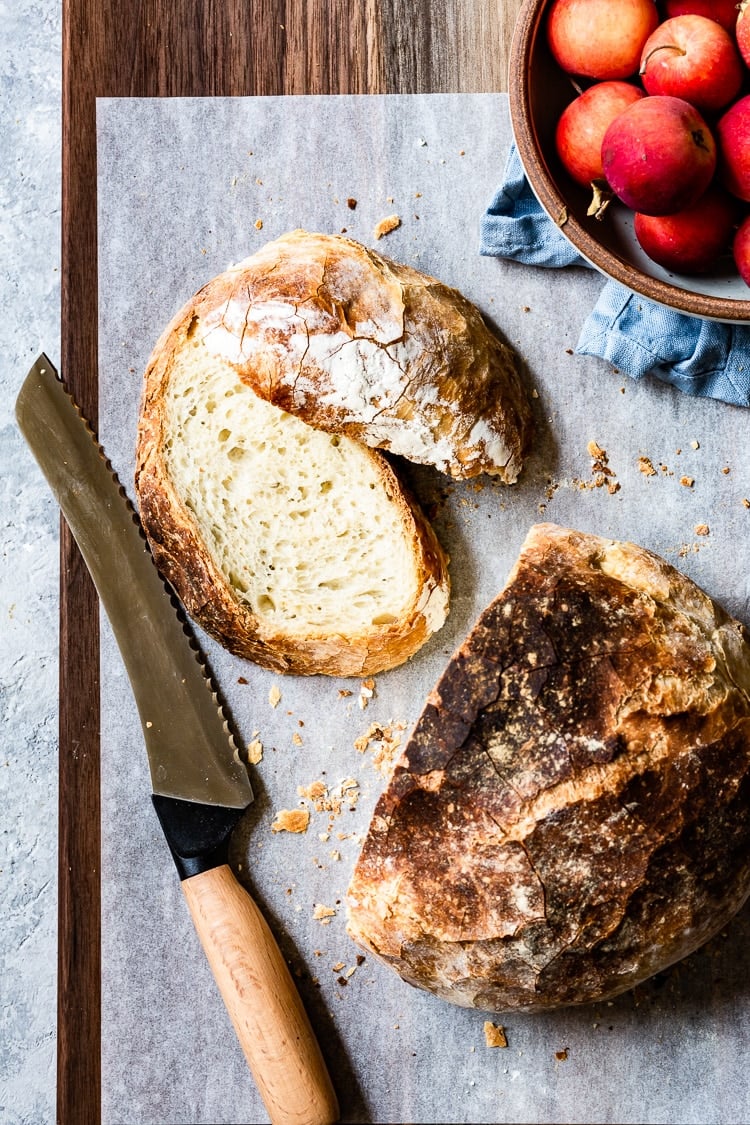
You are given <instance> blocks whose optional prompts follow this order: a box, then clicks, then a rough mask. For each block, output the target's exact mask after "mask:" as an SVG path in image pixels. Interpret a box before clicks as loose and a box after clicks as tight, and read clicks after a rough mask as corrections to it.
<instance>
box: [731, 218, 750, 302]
mask: <svg viewBox="0 0 750 1125" xmlns="http://www.w3.org/2000/svg"><path fill="white" fill-rule="evenodd" d="M733 250H734V261H735V264H736V266H737V269H738V270H739V273H740V277H741V278H742V280H743V281H744V282H745V284H746V285H750V215H748V217H747V218H746V219H745V220H744V221H743V222H741V223H740V225H739V229H738V230H737V233H736V235H735V236H734V246H733Z"/></svg>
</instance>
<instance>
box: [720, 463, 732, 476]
mask: <svg viewBox="0 0 750 1125" xmlns="http://www.w3.org/2000/svg"><path fill="white" fill-rule="evenodd" d="M721 471H722V473H723V474H724V476H725V477H726V476H729V474H730V473H731V471H732V470H731V469H730V468H729V465H725V466H724V468H723V469H722V470H721Z"/></svg>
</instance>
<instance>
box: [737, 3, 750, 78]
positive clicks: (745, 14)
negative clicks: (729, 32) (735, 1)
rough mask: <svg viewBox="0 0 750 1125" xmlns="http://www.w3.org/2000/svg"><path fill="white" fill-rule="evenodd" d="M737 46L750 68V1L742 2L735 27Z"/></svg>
mask: <svg viewBox="0 0 750 1125" xmlns="http://www.w3.org/2000/svg"><path fill="white" fill-rule="evenodd" d="M735 35H736V38H737V46H738V47H739V49H740V54H741V55H742V57H743V59H744V60H745V62H746V63H747V65H748V66H750V0H742V3H741V4H740V10H739V15H738V16H737V24H736V27H735Z"/></svg>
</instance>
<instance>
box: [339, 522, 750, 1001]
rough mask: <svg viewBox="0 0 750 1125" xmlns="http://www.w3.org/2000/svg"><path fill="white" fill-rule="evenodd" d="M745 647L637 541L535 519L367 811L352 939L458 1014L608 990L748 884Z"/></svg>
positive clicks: (748, 653)
mask: <svg viewBox="0 0 750 1125" xmlns="http://www.w3.org/2000/svg"><path fill="white" fill-rule="evenodd" d="M749 801H750V646H749V645H748V640H747V637H746V635H745V633H744V630H743V628H742V626H741V625H740V624H739V623H738V622H736V621H733V620H732V619H730V618H729V617H728V616H727V615H726V614H725V613H724V612H723V611H722V610H721V609H720V608H719V607H718V606H716V605H715V604H714V603H713V602H712V601H711V599H710V598H709V597H708V596H707V595H706V594H704V593H703V592H702V591H700V590H699V589H698V588H697V587H696V586H695V585H694V584H693V583H692V582H690V581H689V580H688V579H687V578H686V577H684V576H683V575H681V574H679V573H678V572H677V571H676V570H674V569H673V568H672V567H671V566H669V565H668V564H667V563H665V562H664V561H663V560H661V559H659V558H657V557H656V556H654V555H653V554H650V553H649V552H647V551H644V550H643V549H641V548H639V547H636V546H634V545H632V544H622V543H616V542H613V541H608V540H604V539H600V538H598V537H596V536H592V535H585V534H581V533H578V532H573V531H568V530H565V529H563V528H558V527H555V526H553V525H539V526H537V527H535V528H533V529H532V530H531V532H530V534H529V536H528V538H527V540H526V543H525V544H524V548H523V551H522V553H521V556H520V558H519V561H518V563H517V564H516V567H515V568H514V571H513V573H512V574H511V576H510V578H509V581H508V584H507V586H506V588H505V590H504V591H503V592H502V593H501V594H500V596H499V597H498V598H497V599H496V600H495V601H494V602H493V603H492V604H491V605H490V606H489V607H488V609H487V610H486V611H485V612H484V613H483V614H482V616H481V617H480V619H479V621H478V623H477V625H476V626H475V628H474V630H473V631H472V633H471V634H470V636H469V637H468V639H467V640H466V642H465V643H464V645H463V646H462V647H461V648H460V649H459V650H458V652H457V653H456V655H455V657H454V659H453V661H452V662H451V664H450V666H449V668H448V669H447V671H446V672H445V674H444V675H443V677H442V679H441V680H440V682H439V683H438V685H437V687H436V688H435V690H434V691H433V693H432V694H431V696H430V698H429V700H428V703H427V705H426V707H425V710H424V712H423V714H422V716H421V718H420V719H419V721H418V723H417V725H416V728H415V730H414V733H413V735H412V737H411V739H410V741H409V743H408V745H407V747H406V749H405V751H404V754H403V756H402V758H401V760H400V761H399V762H398V763H397V766H396V769H395V771H394V774H393V777H392V780H391V782H390V785H389V787H388V789H387V791H386V792H385V793H384V794H383V796H382V797H381V799H380V801H379V802H378V805H377V807H376V810H375V813H374V816H373V820H372V824H371V826H370V830H369V834H368V836H367V839H366V841H365V844H364V847H363V850H362V854H361V856H360V859H359V862H358V864H357V868H356V870H355V873H354V876H353V879H352V883H351V886H350V890H349V910H350V922H349V932H350V934H351V936H352V937H353V938H354V939H355V940H356V941H358V942H360V943H361V944H363V945H365V946H366V947H367V948H368V949H370V950H371V951H372V952H373V953H376V954H377V955H378V956H380V957H381V958H382V959H383V960H385V961H386V962H387V963H388V964H390V965H391V966H392V967H393V968H395V969H396V970H397V971H398V972H399V973H400V974H401V975H402V976H403V977H404V979H405V980H407V981H409V982H410V983H412V984H414V985H417V986H419V987H422V988H426V989H428V990H430V991H433V992H435V993H437V994H438V995H440V996H442V997H444V998H445V999H448V1000H451V1001H453V1002H455V1003H458V1004H461V1005H464V1006H469V1007H470V1006H474V1007H478V1008H485V1009H489V1010H496V1011H498V1010H504V1009H513V1008H519V1009H527V1010H533V1009H538V1008H551V1007H556V1006H560V1005H565V1004H574V1003H582V1002H586V1001H593V1000H598V999H602V998H606V997H611V996H614V995H617V994H618V993H619V992H622V991H623V990H625V989H627V988H630V987H632V986H633V985H635V984H637V983H638V982H640V981H642V980H644V979H646V978H647V977H648V976H650V975H652V974H653V973H655V972H657V971H659V970H661V969H663V968H665V967H667V966H668V965H670V964H672V963H673V962H674V961H676V960H678V959H679V958H681V957H683V956H685V955H686V954H688V953H690V952H691V951H692V950H694V949H696V948H697V947H698V946H699V945H700V944H702V943H703V942H704V941H705V940H707V939H708V938H709V937H710V936H712V934H714V933H715V932H717V930H719V929H720V928H721V927H722V926H723V925H724V924H725V923H726V921H727V919H728V918H729V917H731V915H732V914H733V913H735V911H736V910H737V909H739V907H740V906H741V905H742V903H743V901H744V900H745V898H746V897H747V895H748V892H749V891H750V817H749V816H748V807H749Z"/></svg>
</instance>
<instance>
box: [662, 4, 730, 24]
mask: <svg viewBox="0 0 750 1125" xmlns="http://www.w3.org/2000/svg"><path fill="white" fill-rule="evenodd" d="M664 13H665V15H666V16H667V18H668V19H671V18H672V17H673V16H706V17H707V18H708V19H710V20H716V22H717V23H720V24H721V26H722V27H723V28H725V30H726V31H734V25H735V23H736V22H737V0H665V2H664Z"/></svg>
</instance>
